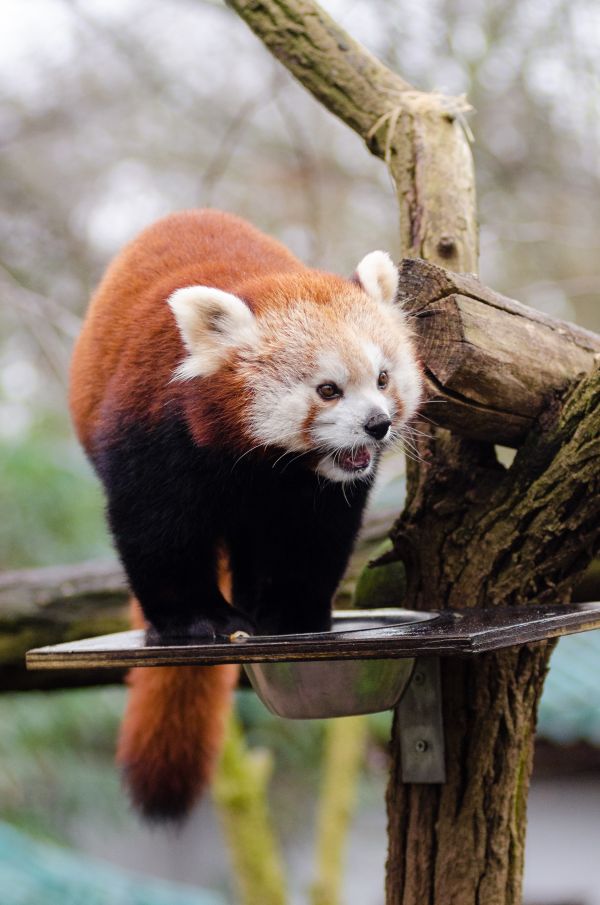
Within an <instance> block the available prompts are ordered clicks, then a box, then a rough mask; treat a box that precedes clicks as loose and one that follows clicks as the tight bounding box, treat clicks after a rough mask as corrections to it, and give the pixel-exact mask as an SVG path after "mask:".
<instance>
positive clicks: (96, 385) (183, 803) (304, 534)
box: [70, 211, 420, 819]
mask: <svg viewBox="0 0 600 905" xmlns="http://www.w3.org/2000/svg"><path fill="white" fill-rule="evenodd" d="M373 256H375V258H374V257H373ZM382 256H383V257H382ZM365 261H368V262H369V263H368V264H366V265H364V262H365ZM363 265H364V266H363ZM356 276H357V278H356V279H353V280H345V279H343V278H342V277H338V276H334V275H333V274H328V273H323V272H320V271H317V270H313V269H311V268H308V267H306V266H305V265H304V264H303V263H302V262H300V261H299V260H298V259H297V258H296V257H295V256H294V255H293V254H292V253H291V252H289V251H288V250H287V249H286V248H285V247H284V246H283V245H281V244H280V243H278V242H276V241H275V240H273V239H271V238H269V237H268V236H265V235H264V234H262V233H261V232H259V231H258V230H257V229H255V228H254V227H252V226H251V225H250V224H248V223H246V222H245V221H244V220H241V219H240V218H238V217H234V216H231V215H229V214H223V213H219V212H217V211H187V212H183V213H179V214H173V215H171V216H169V217H167V218H165V219H163V220H161V221H159V222H158V223H156V224H154V225H153V226H151V227H149V228H148V229H146V230H145V231H144V232H143V233H141V235H140V236H138V237H137V238H136V239H135V240H134V241H133V242H131V243H130V244H129V245H128V246H127V247H126V248H125V249H124V250H123V251H122V252H121V253H120V254H119V255H118V256H117V258H116V259H115V261H114V262H113V264H112V265H111V266H110V267H109V268H108V270H107V272H106V274H105V276H104V278H103V280H102V282H101V283H100V286H99V288H98V290H97V291H96V293H95V295H94V297H93V298H92V301H91V303H90V307H89V309H88V313H87V316H86V319H85V322H84V326H83V330H82V333H81V335H80V338H79V340H78V342H77V344H76V347H75V351H74V355H73V363H72V369H71V392H70V404H71V412H72V416H73V420H74V423H75V426H76V429H77V433H78V435H79V438H80V440H81V442H82V444H83V446H84V448H85V450H86V452H87V453H88V455H89V457H90V459H91V460H92V462H93V464H94V466H95V468H96V470H97V472H98V474H99V476H100V477H101V479H102V481H103V483H104V486H105V490H106V493H107V497H108V517H109V522H110V526H111V530H112V532H113V536H114V538H115V543H116V546H117V548H118V551H119V554H120V556H121V559H122V561H123V563H124V566H125V568H126V571H127V574H128V578H129V582H130V585H131V587H132V591H133V593H134V594H135V595H136V596H137V598H138V599H139V601H140V606H141V608H142V609H143V615H142V613H141V611H140V609H139V608H138V609H137V615H136V616H135V619H134V622H135V624H136V625H138V626H140V625H144V624H146V623H147V624H149V625H150V626H151V628H152V630H153V631H156V632H157V633H158V634H159V635H160V636H161V637H163V638H166V639H168V638H172V637H174V636H175V637H177V636H180V635H181V634H182V633H183V634H186V635H189V634H192V635H194V636H195V637H200V638H207V637H208V638H214V637H216V636H218V637H224V638H226V637H228V636H229V635H231V633H232V632H233V631H235V630H238V629H239V628H243V629H244V630H247V631H259V632H261V633H265V634H272V633H279V634H286V633H290V632H304V631H311V632H313V631H325V630H327V628H328V627H329V626H330V616H331V600H332V597H333V594H334V592H335V588H336V586H337V584H338V582H339V580H340V578H341V576H342V574H343V571H344V569H345V566H346V564H347V561H348V558H349V555H350V552H351V549H352V544H353V542H354V539H355V537H356V535H357V532H358V529H359V526H360V520H361V517H362V512H363V509H364V506H365V503H366V499H367V496H368V491H369V486H370V479H369V480H362V481H361V480H356V481H354V477H355V476H356V475H355V474H354V472H359V471H360V469H361V468H363V466H365V463H366V467H367V468H368V469H370V472H369V474H370V478H372V477H373V475H374V473H375V468H376V464H377V457H378V455H379V451H380V448H381V447H382V445H383V443H381V444H380V443H379V441H380V440H382V438H383V435H384V434H385V433H386V432H387V430H388V428H389V427H392V425H393V422H396V423H397V424H399V423H400V422H401V421H402V419H403V418H404V417H405V415H406V417H409V416H410V414H412V412H413V411H414V408H415V405H416V400H417V397H418V386H419V382H420V379H419V377H418V373H417V368H416V364H415V362H414V357H413V356H412V353H411V351H410V339H409V334H408V331H407V329H406V327H405V325H404V323H403V319H402V316H401V315H398V314H397V313H395V312H394V311H393V310H392V309H393V307H394V306H393V304H392V303H393V297H394V294H395V291H396V287H397V272H396V270H395V268H394V266H393V264H392V262H391V260H389V258H387V256H385V255H384V254H383V253H382V252H374V253H372V254H371V255H368V256H367V258H365V259H363V262H361V264H359V267H358V270H357V275H356ZM190 287H191V288H192V291H193V292H198V291H200V292H203V291H205V290H206V291H208V292H209V293H210V292H211V291H213V296H214V292H215V291H216V293H217V294H218V293H220V294H221V296H223V295H224V294H227V293H229V294H231V295H230V297H229V305H230V307H231V302H232V296H236V297H237V298H233V303H235V305H237V309H234V310H237V316H238V318H239V317H240V311H241V312H242V314H241V320H242V322H244V318H245V319H246V320H247V321H249V322H251V323H254V322H256V323H257V324H258V325H259V326H258V327H257V328H256V332H257V335H258V334H260V342H254V344H253V342H249V343H248V342H246V345H245V346H244V340H242V341H241V343H240V346H239V348H238V347H236V346H235V344H233V345H232V346H231V347H229V346H228V347H227V350H228V351H227V352H226V353H223V354H222V358H219V364H218V366H216V367H215V368H214V369H213V370H212V371H211V370H210V369H207V370H206V372H202V369H201V368H200V370H198V371H194V369H193V368H192V369H191V370H190V371H189V372H186V373H185V374H183V372H182V371H181V370H180V368H181V366H182V363H183V361H184V359H185V356H186V352H187V353H189V354H190V357H192V358H193V348H192V351H191V353H190V347H194V343H196V345H198V335H197V334H195V333H194V332H193V327H192V335H191V338H190V335H186V331H185V330H184V329H181V323H180V320H179V319H178V313H177V310H176V309H177V305H176V304H175V303H174V297H177V296H181V293H180V292H179V290H182V291H183V293H184V295H185V293H186V291H189V289H190ZM217 303H218V296H217ZM213 304H214V303H213ZM214 311H215V309H214V308H213V309H209V312H208V315H209V317H208V319H209V321H210V319H211V317H212V318H213V322H212V323H211V325H210V328H211V329H212V330H213V332H214V333H216V334H218V333H219V328H220V327H221V326H222V324H220V323H219V316H220V315H219V312H218V310H217V315H216V316H215V315H214ZM205 314H206V312H205ZM205 328H206V323H205V324H204V326H203V329H205ZM242 332H243V331H242ZM250 332H252V331H250ZM219 341H220V340H219V338H217V340H216V345H217V346H218V343H219ZM224 345H226V344H225V343H224V342H223V344H222V345H221V346H220V347H218V355H221V353H222V349H223V347H224ZM324 350H326V351H327V352H328V355H325V364H323V363H322V361H321V359H322V358H323V356H322V354H321V353H322V352H323V351H324ZM403 351H404V353H405V354H404V355H402V354H400V353H402V352H403ZM332 353H333V357H334V358H336V360H339V361H341V362H342V365H343V367H342V369H341V370H342V372H343V374H346V375H347V378H344V377H342V378H339V377H335V375H334V376H333V377H332V375H331V374H330V373H329V371H328V370H327V368H330V367H331V364H330V363H328V362H331V359H332ZM202 354H203V355H205V357H206V354H205V350H204V349H203V353H202ZM209 355H210V350H209ZM228 356H229V357H228ZM244 356H245V358H244ZM328 356H329V357H328ZM242 360H243V361H244V367H245V369H246V370H245V371H243V369H242V368H241V366H240V361H242ZM385 362H387V363H385ZM200 364H201V363H200ZM194 366H195V365H194ZM319 369H325V370H326V373H324V374H323V375H322V379H320V380H315V375H317V373H318V372H319ZM333 370H334V371H335V367H334V368H333ZM338 370H339V368H338ZM388 372H389V374H388ZM395 374H397V375H399V376H398V379H396V380H394V379H393V378H394V375H395ZM307 375H311V380H312V383H310V385H309V384H308V383H307V384H306V386H304V385H302V391H303V392H304V391H305V390H307V393H308V394H307V395H305V396H303V397H302V398H303V399H304V400H305V403H304V402H303V403H302V405H303V406H304V407H303V408H302V407H300V408H299V407H298V404H296V408H295V409H294V408H293V406H291V408H292V409H293V411H294V412H296V414H298V412H299V416H298V424H296V425H295V428H294V430H295V432H296V435H297V436H296V440H295V441H294V442H295V443H296V445H293V444H292V442H291V440H289V437H290V433H289V432H287V433H286V428H285V424H284V425H283V426H282V410H285V413H287V411H288V409H289V408H290V405H289V401H288V396H287V395H286V393H288V392H289V390H290V387H292V388H293V387H294V386H295V385H296V384H297V383H298V381H299V380H304V381H305V383H306V381H307V379H308V377H307ZM378 376H379V377H381V376H384V377H385V383H384V388H385V393H384V388H379V389H378V383H377V381H378ZM388 376H389V387H388ZM340 379H347V380H348V381H349V383H352V381H354V382H355V385H356V386H358V385H359V384H360V387H361V389H360V390H356V391H355V392H354V395H352V393H350V394H349V397H350V398H352V399H355V400H356V405H357V406H359V403H360V406H362V408H361V409H360V411H361V412H362V414H360V415H356V414H353V413H352V412H351V413H350V415H348V414H347V415H346V416H345V421H344V420H343V419H340V421H341V422H343V424H344V425H345V426H344V427H343V431H342V428H340V431H342V433H343V438H342V439H340V437H338V436H337V434H336V430H337V427H336V424H337V423H336V421H335V418H334V417H333V416H331V417H330V415H329V414H328V413H329V412H333V411H334V408H335V405H336V402H335V401H333V402H328V401H325V397H323V396H321V395H319V391H320V390H321V389H322V387H323V386H332V385H334V386H335V383H334V382H333V383H332V381H335V380H340ZM361 381H362V383H361ZM274 383H275V389H273V384H274ZM380 390H381V394H380ZM361 393H362V394H363V395H362V396H361ZM339 395H340V396H341V395H343V394H341V393H340V394H339ZM384 396H385V397H386V398H387V402H386V405H385V407H382V406H383V400H384ZM363 397H364V398H363ZM380 399H381V400H382V402H381V404H380V401H379V400H380ZM407 399H408V403H409V404H408V407H407V405H406V403H407ZM344 404H345V403H344V400H341V401H340V407H341V408H342V409H343V407H344ZM277 405H279V408H278V409H277V411H275V409H276V406H277ZM329 405H331V408H330V409H327V406H329ZM257 406H258V407H257ZM260 406H262V408H260ZM384 408H385V412H384V421H385V427H384V430H383V432H382V433H381V434H380V435H379V436H376V433H374V432H373V431H374V430H375V428H374V427H373V424H369V422H368V419H369V417H370V416H371V415H372V413H373V410H374V411H375V414H376V415H377V416H381V413H382V412H383V411H384ZM326 409H327V411H326ZM346 411H348V410H347V409H346ZM357 411H358V408H357ZM257 412H258V415H257V414H256V413H257ZM277 412H278V413H279V415H278V417H279V419H280V420H279V421H278V420H277ZM407 412H408V414H406V413H407ZM250 413H253V417H250ZM325 416H326V417H325ZM350 416H352V417H350ZM319 417H320V418H321V428H320V429H321V430H322V432H323V435H324V436H321V437H319V436H316V437H315V436H313V433H314V430H315V423H316V421H317V420H318V418H319ZM352 419H354V420H352ZM283 420H285V419H283ZM332 425H333V427H332ZM261 431H262V433H261ZM352 431H354V433H352ZM369 431H370V433H369ZM265 432H266V433H265ZM265 436H266V440H265ZM340 436H342V434H340ZM310 437H312V439H311V440H310V442H309V439H308V438H310ZM288 441H289V442H288ZM311 444H312V445H311ZM299 449H300V455H299V454H298V450H299ZM340 454H341V455H343V456H344V458H343V460H340ZM286 456H287V460H286V459H285V457H286ZM303 456H304V458H302V457H303ZM282 459H283V460H284V461H283V464H281V465H279V467H277V466H278V464H279V463H280V462H281V461H282ZM325 460H327V462H328V463H329V464H328V465H327V466H325V465H324V464H323V463H324V462H325ZM344 463H345V464H344ZM325 467H327V468H329V472H327V471H323V470H322V471H321V475H319V473H318V469H319V468H325ZM344 469H345V472H344ZM332 473H333V477H331V475H332ZM323 475H325V480H323ZM346 476H349V477H350V478H351V481H350V483H348V484H347V485H346V487H344V485H343V483H340V482H341V481H343V480H344V479H345V478H346ZM223 549H225V550H226V554H227V560H228V563H229V564H230V566H231V571H232V576H233V579H232V586H231V587H230V588H229V589H228V590H227V589H226V587H225V585H224V575H223V568H222V567H223V562H222V561H221V562H218V551H222V550H223ZM221 559H222V557H221ZM217 565H218V566H219V567H220V575H219V582H218V585H219V588H217V581H216V577H217V576H216V573H217ZM237 674H238V669H237V667H235V666H218V667H182V668H176V667H173V668H143V669H141V668H140V669H137V670H133V671H132V673H131V675H130V678H129V685H130V696H129V702H128V705H127V711H126V714H125V719H124V722H123V727H122V731H121V737H120V741H119V749H118V760H119V763H120V764H121V766H122V768H123V771H124V774H125V776H126V779H127V783H128V785H129V788H130V791H131V794H132V798H133V800H134V802H135V803H136V804H137V806H138V807H139V809H140V810H141V811H142V812H143V813H144V814H146V815H147V816H148V817H151V818H156V819H165V818H167V819H169V818H172V819H178V818H181V817H183V816H185V815H186V813H188V812H189V810H190V807H191V805H192V803H193V802H194V800H195V799H196V797H197V795H198V793H199V792H200V791H201V789H202V787H203V786H204V785H205V784H206V782H207V780H208V779H209V777H210V774H211V771H212V769H213V767H214V764H215V759H216V757H217V754H218V751H219V747H220V742H221V739H222V734H223V726H224V719H225V716H226V714H227V712H228V710H229V706H230V701H231V692H232V688H233V686H234V685H235V681H236V677H237Z"/></svg>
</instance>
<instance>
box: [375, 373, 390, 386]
mask: <svg viewBox="0 0 600 905" xmlns="http://www.w3.org/2000/svg"><path fill="white" fill-rule="evenodd" d="M389 382H390V378H389V376H388V372H387V371H381V372H380V374H379V377H378V378H377V386H378V387H379V389H380V390H385V388H386V386H387V385H388V383H389Z"/></svg>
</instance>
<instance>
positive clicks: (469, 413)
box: [400, 258, 600, 446]
mask: <svg viewBox="0 0 600 905" xmlns="http://www.w3.org/2000/svg"><path fill="white" fill-rule="evenodd" d="M400 300H401V301H402V303H403V304H404V307H405V308H406V310H407V311H408V313H409V314H410V315H411V318H412V324H413V327H414V330H415V332H416V336H417V342H418V347H419V356H420V358H421V361H422V363H423V367H424V372H425V380H426V385H427V392H428V396H429V404H428V405H427V407H426V408H425V410H424V411H425V412H426V414H427V417H428V418H431V420H432V421H434V422H435V423H436V424H438V425H440V426H441V427H445V428H448V429H449V430H452V431H455V432H456V433H459V434H463V435H464V436H467V437H470V438H473V439H476V440H484V441H488V442H491V443H498V444H501V445H504V446H519V445H520V444H521V443H522V442H523V440H524V439H525V437H526V436H527V433H528V431H529V430H530V429H531V427H532V426H533V424H534V422H535V420H536V418H537V417H538V416H539V415H540V414H541V412H542V411H543V410H544V408H545V407H546V406H547V405H548V403H549V401H550V400H551V399H552V398H553V396H556V395H557V394H559V393H561V392H562V391H564V389H565V388H566V387H567V386H568V384H569V383H570V382H571V381H572V380H574V379H575V378H576V377H577V376H578V375H579V374H582V373H589V372H591V371H592V370H593V369H594V367H596V366H597V365H598V363H599V362H600V336H598V335H597V334H595V333H591V332H590V331H589V330H584V329H583V328H582V327H577V326H575V325H574V324H569V323H567V322H566V321H561V320H557V319H556V318H553V317H550V316H548V315H547V314H543V313H542V312H540V311H536V310H535V309H533V308H528V307H527V306H526V305H522V304H520V303H519V302H516V301H514V300H513V299H509V298H507V297H506V296H503V295H500V294H499V293H497V292H494V291H493V290H492V289H489V288H488V287H487V286H484V285H483V284H482V283H480V282H479V280H478V279H477V278H476V277H475V276H473V275H471V274H456V273H451V272H450V271H448V270H444V268H443V267H438V266H437V265H435V264H430V263H428V262H426V261H422V260H419V259H414V258H407V259H405V260H403V261H402V262H401V264H400Z"/></svg>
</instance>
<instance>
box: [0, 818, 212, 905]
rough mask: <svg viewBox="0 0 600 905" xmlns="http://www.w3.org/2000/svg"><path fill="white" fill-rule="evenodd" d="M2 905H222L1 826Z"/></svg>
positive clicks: (194, 891) (198, 892)
mask: <svg viewBox="0 0 600 905" xmlns="http://www.w3.org/2000/svg"><path fill="white" fill-rule="evenodd" d="M0 901H1V902H2V905H55V903H56V905H225V900H224V899H223V898H221V896H219V895H217V894H216V893H212V892H206V891H203V890H197V889H192V888H190V887H184V886H180V885H177V884H173V883H166V882H164V881H160V880H153V879H150V878H148V877H142V876H140V875H137V874H134V873H129V872H127V871H124V870H120V869H118V868H114V867H112V866H110V865H109V864H105V863H104V864H103V863H101V862H98V861H95V860H93V859H91V858H88V857H86V856H85V855H80V854H77V853H76V852H72V851H68V850H66V849H62V848H59V847H58V846H56V845H51V844H47V843H44V842H39V841H36V840H33V839H31V838H29V837H28V836H26V835H24V834H23V833H20V832H18V831H17V830H15V829H13V828H12V827H9V826H7V825H6V824H3V823H0Z"/></svg>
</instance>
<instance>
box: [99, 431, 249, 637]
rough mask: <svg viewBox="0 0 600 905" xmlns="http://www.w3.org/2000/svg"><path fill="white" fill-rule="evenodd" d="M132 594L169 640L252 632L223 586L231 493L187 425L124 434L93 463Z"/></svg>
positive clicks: (218, 464)
mask: <svg viewBox="0 0 600 905" xmlns="http://www.w3.org/2000/svg"><path fill="white" fill-rule="evenodd" d="M94 464H95V466H96V469H97V471H98V473H99V475H100V477H101V478H102V481H103V483H104V486H105V488H106V492H107V496H108V518H109V523H110V527H111V530H112V534H113V537H114V540H115V543H116V546H117V549H118V552H119V555H120V557H121V561H122V563H123V566H124V568H125V571H126V573H127V577H128V579H129V583H130V585H131V589H132V591H133V592H134V594H135V596H136V597H137V599H138V600H139V602H140V606H141V608H142V610H143V613H144V616H145V618H146V620H147V621H148V622H149V623H150V625H151V626H152V628H153V629H154V630H155V632H156V633H157V634H159V635H161V636H163V637H167V636H170V637H172V636H182V635H188V636H194V637H215V636H217V635H225V636H228V635H230V634H232V633H233V632H235V631H238V630H240V631H246V632H252V631H253V624H252V622H251V620H250V619H248V618H247V617H246V616H245V615H244V614H243V613H241V612H239V611H238V610H236V609H235V608H234V607H231V606H229V604H228V603H227V601H226V600H225V598H224V597H223V596H222V594H221V593H220V591H219V588H218V585H217V568H216V549H217V542H218V539H219V536H220V531H221V529H220V525H221V519H220V511H221V509H222V507H223V499H222V497H223V492H224V490H225V492H226V489H227V485H226V484H224V483H223V480H222V478H221V471H222V463H221V462H220V459H219V458H218V457H215V456H214V455H211V454H210V453H209V452H206V451H204V450H203V449H201V448H198V447H197V446H195V445H194V444H193V442H192V440H191V438H190V436H189V434H188V432H187V429H186V428H185V426H184V425H182V424H181V422H179V421H177V420H175V419H173V420H170V421H166V420H165V421H164V422H160V423H158V424H155V425H152V426H147V427H143V426H139V427H138V426H135V425H130V426H128V427H127V428H125V427H121V428H120V430H119V432H118V435H117V437H116V438H115V439H114V440H113V441H112V442H110V443H105V444H104V445H103V446H102V449H100V450H98V451H97V452H96V454H95V455H94Z"/></svg>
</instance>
